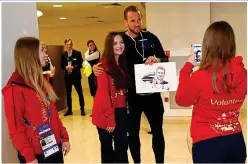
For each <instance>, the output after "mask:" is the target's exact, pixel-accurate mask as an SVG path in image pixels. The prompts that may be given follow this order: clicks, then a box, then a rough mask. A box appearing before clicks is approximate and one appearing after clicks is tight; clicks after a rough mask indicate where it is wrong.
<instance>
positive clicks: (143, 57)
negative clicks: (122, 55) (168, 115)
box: [126, 32, 146, 61]
mask: <svg viewBox="0 0 248 164" xmlns="http://www.w3.org/2000/svg"><path fill="white" fill-rule="evenodd" d="M126 34H127V35H128V36H129V37H130V38H131V39H132V40H133V41H134V46H135V49H136V51H137V53H138V54H139V55H140V56H141V57H142V59H143V61H145V60H146V58H145V52H144V43H143V41H144V38H143V35H142V33H141V32H140V36H141V38H142V40H141V46H142V54H141V53H140V52H139V50H138V49H137V45H136V44H137V43H136V41H135V39H134V38H133V37H131V36H130V35H129V34H128V32H126Z"/></svg>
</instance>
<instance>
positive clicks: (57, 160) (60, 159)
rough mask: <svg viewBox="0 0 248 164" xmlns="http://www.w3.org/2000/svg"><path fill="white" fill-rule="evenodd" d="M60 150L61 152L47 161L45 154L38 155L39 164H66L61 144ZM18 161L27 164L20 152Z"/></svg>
mask: <svg viewBox="0 0 248 164" xmlns="http://www.w3.org/2000/svg"><path fill="white" fill-rule="evenodd" d="M59 150H60V151H59V152H57V153H55V154H53V155H51V156H50V157H47V158H46V159H45V156H44V154H36V155H35V157H36V159H37V161H38V163H64V156H63V152H62V146H61V144H59ZM18 159H19V161H20V163H27V162H26V160H25V158H24V157H23V156H21V154H20V152H18Z"/></svg>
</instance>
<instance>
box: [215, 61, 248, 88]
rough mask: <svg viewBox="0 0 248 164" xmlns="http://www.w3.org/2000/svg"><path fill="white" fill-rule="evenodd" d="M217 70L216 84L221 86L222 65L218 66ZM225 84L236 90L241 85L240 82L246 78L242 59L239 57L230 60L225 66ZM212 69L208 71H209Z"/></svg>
mask: <svg viewBox="0 0 248 164" xmlns="http://www.w3.org/2000/svg"><path fill="white" fill-rule="evenodd" d="M219 68H220V69H219V70H220V71H218V73H217V78H218V84H221V85H222V82H223V73H224V70H223V68H222V64H221V63H220V64H219ZM226 68H227V72H228V73H227V84H228V86H229V87H231V88H236V87H237V86H239V85H240V84H241V82H242V81H243V80H244V78H246V76H245V74H246V69H245V68H244V64H243V58H242V57H241V56H237V57H235V58H233V59H231V60H230V62H229V63H228V64H227V67H226ZM211 70H212V69H210V71H211Z"/></svg>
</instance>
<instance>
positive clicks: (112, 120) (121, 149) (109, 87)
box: [92, 32, 128, 163]
mask: <svg viewBox="0 0 248 164" xmlns="http://www.w3.org/2000/svg"><path fill="white" fill-rule="evenodd" d="M124 49H125V45H124V42H123V38H122V36H121V35H120V34H119V33H116V32H111V33H109V34H108V36H107V37H106V40H105V48H104V51H103V56H102V59H101V63H102V65H103V68H104V72H103V74H102V75H100V76H98V77H97V84H98V89H97V92H96V96H95V99H94V104H93V113H92V123H93V124H94V125H95V126H96V127H97V130H98V134H99V140H100V142H101V162H102V163H128V156H127V149H128V136H127V132H128V124H127V101H126V88H127V86H128V75H127V68H126V65H127V64H126V60H125V56H124V54H123V53H124ZM113 142H114V148H113V146H112V145H113Z"/></svg>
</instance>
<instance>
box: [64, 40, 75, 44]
mask: <svg viewBox="0 0 248 164" xmlns="http://www.w3.org/2000/svg"><path fill="white" fill-rule="evenodd" d="M69 41H71V44H73V43H72V40H71V39H66V40H65V45H66V43H68V42H69Z"/></svg>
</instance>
